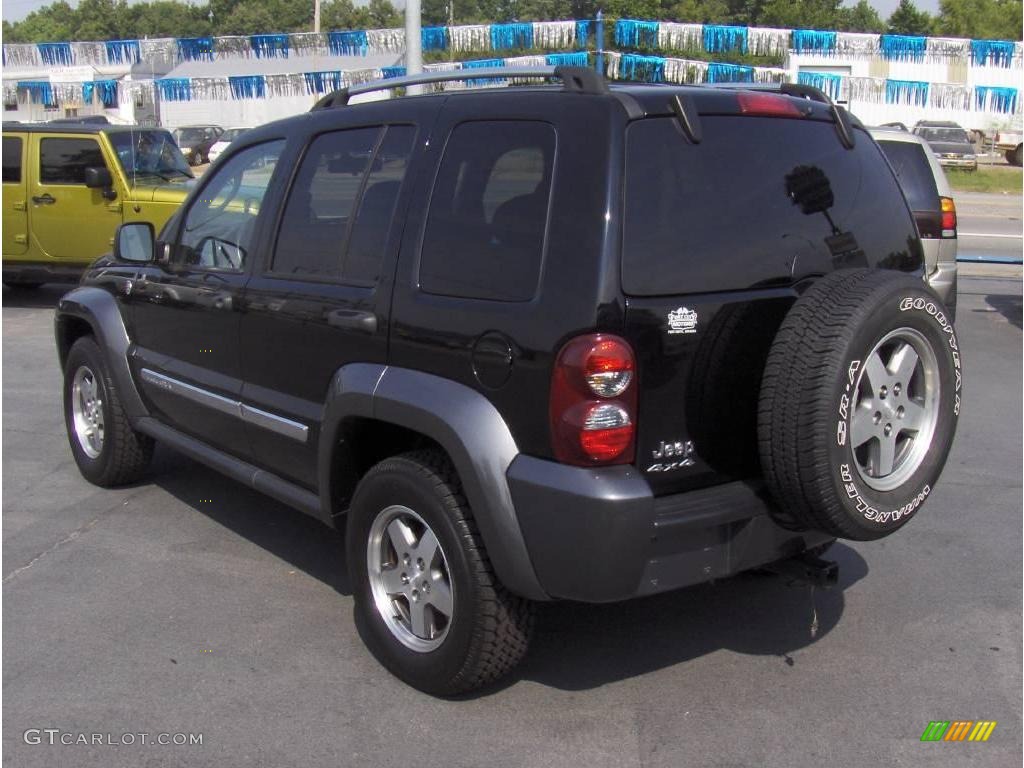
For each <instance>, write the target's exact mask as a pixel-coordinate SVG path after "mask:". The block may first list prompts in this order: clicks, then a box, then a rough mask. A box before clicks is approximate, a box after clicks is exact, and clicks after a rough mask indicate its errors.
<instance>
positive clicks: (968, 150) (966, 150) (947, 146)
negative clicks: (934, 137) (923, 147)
mask: <svg viewBox="0 0 1024 768" xmlns="http://www.w3.org/2000/svg"><path fill="white" fill-rule="evenodd" d="M928 146H929V147H931V148H932V151H934V152H940V153H942V154H944V155H945V154H947V153H948V154H954V155H973V154H974V145H972V144H961V143H960V142H956V141H929V142H928Z"/></svg>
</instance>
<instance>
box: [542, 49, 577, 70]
mask: <svg viewBox="0 0 1024 768" xmlns="http://www.w3.org/2000/svg"><path fill="white" fill-rule="evenodd" d="M546 62H547V65H548V66H549V67H585V66H587V52H586V51H579V52H578V53H549V54H548V55H547V58H546Z"/></svg>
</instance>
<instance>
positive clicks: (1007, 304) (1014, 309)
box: [985, 293, 1024, 328]
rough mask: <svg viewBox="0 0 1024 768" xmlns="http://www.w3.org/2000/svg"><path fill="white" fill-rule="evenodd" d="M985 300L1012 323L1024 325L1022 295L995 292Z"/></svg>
mask: <svg viewBox="0 0 1024 768" xmlns="http://www.w3.org/2000/svg"><path fill="white" fill-rule="evenodd" d="M985 301H987V302H988V305H989V306H990V307H992V308H993V309H994V310H996V311H997V312H999V314H1001V315H1002V316H1003V317H1005V318H1006V319H1007V321H1009V323H1010V324H1011V325H1015V326H1017V327H1018V328H1021V327H1022V325H1024V305H1022V303H1021V297H1020V296H1014V295H1012V294H1006V293H995V294H989V295H988V296H986V297H985Z"/></svg>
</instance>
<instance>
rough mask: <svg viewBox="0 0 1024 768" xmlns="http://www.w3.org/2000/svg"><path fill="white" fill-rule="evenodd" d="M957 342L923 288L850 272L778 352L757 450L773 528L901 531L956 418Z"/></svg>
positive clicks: (825, 287) (856, 535) (828, 289)
mask: <svg viewBox="0 0 1024 768" xmlns="http://www.w3.org/2000/svg"><path fill="white" fill-rule="evenodd" d="M961 385H962V368H961V360H960V349H959V345H958V341H957V336H956V331H955V329H954V327H953V323H952V322H951V321H950V319H949V316H948V313H947V312H946V310H945V309H944V308H943V306H942V304H941V302H940V301H939V300H938V299H937V298H936V297H935V295H934V294H933V293H932V292H931V290H930V289H929V288H928V287H927V286H926V285H925V284H924V283H923V282H922V281H921V280H920V278H917V277H913V276H910V275H905V274H901V273H898V272H892V271H883V270H843V271H839V272H834V273H832V274H830V275H827V276H825V277H823V278H821V279H820V280H818V281H817V282H816V283H815V284H814V285H812V286H811V287H810V288H809V289H808V290H807V292H806V293H805V294H804V295H803V296H801V297H800V298H799V299H798V300H797V301H796V303H795V304H794V305H793V307H792V309H791V310H790V311H789V314H787V316H786V318H785V320H784V321H783V323H782V325H781V327H780V328H779V332H778V334H777V335H776V337H775V341H774V342H773V343H772V348H771V351H770V353H769V355H768V362H767V364H766V366H765V371H764V376H763V379H762V383H761V395H760V400H759V404H758V440H759V447H760V453H761V464H762V467H763V470H764V474H765V479H766V481H767V483H768V486H769V488H770V490H771V491H772V494H773V496H774V499H775V502H776V505H777V511H776V517H777V521H778V522H779V523H780V524H782V525H784V526H785V527H788V528H796V529H808V528H809V529H815V530H820V531H824V532H826V533H829V534H831V535H833V536H837V537H840V538H846V539H855V540H870V539H879V538H882V537H883V536H888V535H889V534H891V533H893V532H894V531H896V530H897V529H898V528H900V527H902V526H903V525H904V524H906V523H907V521H908V520H909V519H910V518H911V517H913V515H914V514H915V513H916V512H917V511H918V509H920V507H921V505H922V504H923V503H924V501H925V500H926V499H927V498H928V496H929V494H930V493H931V492H932V489H933V488H934V486H935V482H936V480H937V479H938V477H939V473H940V472H941V471H942V467H943V465H944V464H945V462H946V456H947V455H948V454H949V449H950V446H951V444H952V442H953V435H954V433H955V431H956V424H957V419H958V417H959V414H960V402H961Z"/></svg>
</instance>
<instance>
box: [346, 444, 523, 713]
mask: <svg viewBox="0 0 1024 768" xmlns="http://www.w3.org/2000/svg"><path fill="white" fill-rule="evenodd" d="M346 547H347V551H348V562H349V571H350V575H351V579H352V584H353V589H354V594H355V610H356V618H357V622H358V624H359V626H360V630H361V634H362V635H363V639H364V640H365V641H366V644H367V646H368V647H369V649H370V651H371V652H372V653H373V654H374V656H376V657H377V659H378V660H379V661H380V662H381V663H382V664H383V665H384V666H385V667H387V669H388V670H390V671H391V672H392V673H393V674H394V675H395V676H396V677H398V678H399V679H401V680H403V681H404V682H406V683H408V684H409V685H411V686H413V687H415V688H418V689H420V690H421V691H424V692H426V693H431V694H435V695H440V696H450V695H454V694H458V693H463V692H465V691H469V690H472V689H474V688H478V687H480V686H482V685H485V684H487V683H489V682H492V681H494V680H496V679H498V678H499V677H501V676H502V675H504V674H506V673H507V672H508V671H510V670H511V669H512V668H513V667H514V666H515V665H516V664H518V663H519V661H520V659H522V657H523V655H524V654H525V653H526V649H527V645H528V642H529V636H530V631H531V629H532V624H533V611H532V605H531V604H530V603H529V601H527V600H524V599H522V598H519V597H516V596H515V595H512V594H511V593H509V592H508V591H507V590H506V589H505V588H504V587H503V586H502V585H501V584H500V583H499V582H498V580H497V578H496V577H495V575H494V572H493V570H492V568H491V565H490V561H489V559H488V557H487V553H486V550H485V549H484V545H483V542H482V541H481V539H480V534H479V532H478V531H477V528H476V523H475V521H474V520H473V517H472V514H471V513H470V510H469V507H468V505H467V503H466V501H465V499H464V498H463V496H462V492H461V488H460V485H459V481H458V478H457V476H456V475H455V472H454V470H453V469H452V467H451V465H450V464H449V462H448V460H447V458H446V457H445V456H444V455H443V454H441V453H440V452H437V451H417V452H413V453H407V454H403V455H401V456H396V457H393V458H390V459H386V460H384V461H382V462H381V463H379V464H377V465H376V466H375V467H374V468H373V469H371V470H370V471H369V472H368V473H367V474H366V476H365V477H364V478H363V479H362V481H361V482H360V483H359V487H358V488H357V489H356V493H355V496H354V498H353V501H352V507H351V509H350V510H349V513H348V523H347V531H346Z"/></svg>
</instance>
